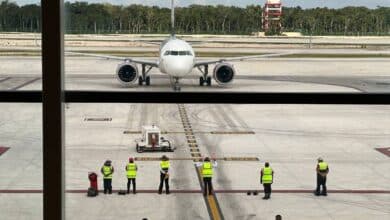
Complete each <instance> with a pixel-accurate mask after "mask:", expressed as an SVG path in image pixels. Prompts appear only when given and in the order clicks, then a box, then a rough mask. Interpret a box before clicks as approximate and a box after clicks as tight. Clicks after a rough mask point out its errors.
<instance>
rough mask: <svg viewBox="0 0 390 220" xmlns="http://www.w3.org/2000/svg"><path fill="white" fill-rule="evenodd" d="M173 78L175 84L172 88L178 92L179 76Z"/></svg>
mask: <svg viewBox="0 0 390 220" xmlns="http://www.w3.org/2000/svg"><path fill="white" fill-rule="evenodd" d="M174 79H175V85H174V86H173V90H174V91H175V92H180V90H181V88H180V85H179V78H177V77H174Z"/></svg>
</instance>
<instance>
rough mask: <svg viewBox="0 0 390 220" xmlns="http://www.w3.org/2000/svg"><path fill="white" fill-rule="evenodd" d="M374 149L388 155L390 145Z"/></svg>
mask: <svg viewBox="0 0 390 220" xmlns="http://www.w3.org/2000/svg"><path fill="white" fill-rule="evenodd" d="M375 150H377V151H379V152H381V153H382V154H384V155H386V156H388V157H390V147H384V148H375Z"/></svg>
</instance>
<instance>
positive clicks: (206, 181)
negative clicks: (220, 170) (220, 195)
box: [196, 157, 218, 196]
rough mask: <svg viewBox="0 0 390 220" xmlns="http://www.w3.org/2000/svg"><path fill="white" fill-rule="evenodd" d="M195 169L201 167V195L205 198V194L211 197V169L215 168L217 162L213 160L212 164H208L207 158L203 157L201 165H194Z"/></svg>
mask: <svg viewBox="0 0 390 220" xmlns="http://www.w3.org/2000/svg"><path fill="white" fill-rule="evenodd" d="M196 166H197V167H201V172H202V177H203V187H204V188H203V190H204V191H203V195H205V196H207V192H209V195H213V182H212V178H213V168H215V167H217V166H218V164H217V160H215V158H213V163H211V162H210V158H209V157H205V158H204V161H203V163H202V162H199V163H196Z"/></svg>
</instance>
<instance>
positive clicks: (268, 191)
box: [263, 183, 272, 198]
mask: <svg viewBox="0 0 390 220" xmlns="http://www.w3.org/2000/svg"><path fill="white" fill-rule="evenodd" d="M263 187H264V197H266V198H270V196H271V191H272V188H271V183H264V184H263Z"/></svg>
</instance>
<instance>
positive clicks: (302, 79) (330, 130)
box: [0, 57, 390, 220]
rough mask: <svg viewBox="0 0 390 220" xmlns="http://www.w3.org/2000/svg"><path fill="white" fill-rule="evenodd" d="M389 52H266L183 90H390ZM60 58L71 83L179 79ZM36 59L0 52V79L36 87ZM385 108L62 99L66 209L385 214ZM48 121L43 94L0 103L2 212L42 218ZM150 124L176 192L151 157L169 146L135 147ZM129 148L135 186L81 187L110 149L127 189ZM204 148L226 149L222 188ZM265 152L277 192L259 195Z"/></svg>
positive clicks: (104, 213) (185, 215)
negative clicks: (205, 179) (203, 172)
mask: <svg viewBox="0 0 390 220" xmlns="http://www.w3.org/2000/svg"><path fill="white" fill-rule="evenodd" d="M387 60H388V59H379V58H375V59H371V58H359V59H346V58H345V59H333V58H332V59H314V58H313V59H308V58H300V59H298V58H291V59H287V58H285V59H276V58H275V59H260V60H254V61H245V62H241V63H235V66H236V68H237V70H238V71H239V74H238V75H237V79H236V80H235V81H234V83H233V85H232V86H229V87H223V88H221V87H218V86H216V85H214V86H212V87H199V86H198V79H197V78H196V77H197V76H195V73H194V75H193V76H192V77H190V78H189V79H185V80H182V81H181V85H182V91H205V90H206V91H239V92H242V91H263V92H378V91H379V92H389V91H390V90H389V88H390V78H389V75H388V70H389V69H390V64H389V62H388V61H387ZM65 61H66V66H65V70H66V73H65V74H66V84H65V85H66V88H67V89H69V90H109V91H112V90H116V91H149V90H152V91H172V88H171V81H170V79H169V78H167V77H166V76H164V75H161V74H159V73H158V72H153V73H154V74H155V75H154V76H152V85H151V86H150V87H138V86H134V87H131V88H124V87H121V86H120V85H119V84H118V83H117V81H116V79H115V76H114V75H113V72H114V71H115V68H116V65H117V64H118V63H117V62H113V61H108V60H97V59H92V58H85V57H70V58H67V59H66V60H65ZM40 66H41V65H40V59H39V58H36V57H0V89H1V90H39V89H40V88H41V76H40V72H41V69H40V68H41V67H40ZM389 112H390V106H379V105H377V106H371V105H370V106H363V105H231V104H224V105H209V104H208V105H206V104H204V105H193V104H185V105H177V104H75V103H67V104H66V109H65V114H66V117H65V128H66V133H65V135H66V141H65V154H66V155H65V158H66V159H65V165H66V172H65V176H66V182H65V187H66V197H65V202H66V205H65V214H66V218H67V219H91V220H92V219H102V220H103V219H143V218H146V219H149V220H151V219H177V220H182V219H191V220H192V219H267V220H268V219H275V216H276V215H277V214H280V215H281V216H282V217H283V219H343V220H344V219H372V220H374V219H378V220H382V219H383V220H384V219H389V218H390V208H389V207H390V185H389V182H390V173H389V172H388V170H389V169H390V163H389V159H390V158H389V156H388V152H389V149H390V139H389V135H390V128H389V126H388V125H389V124H390V117H388V115H389ZM106 119H108V120H106ZM41 123H42V107H41V105H40V104H23V103H18V104H10V103H2V104H0V131H1V132H0V152H2V153H0V167H1V168H2V169H1V171H0V213H1V219H7V220H8V219H9V220H14V219H15V220H16V219H18V220H19V219H42V214H43V213H42V124H41ZM150 124H156V125H158V126H160V128H161V129H162V131H164V132H166V134H164V136H165V137H166V138H167V139H169V140H172V142H173V144H174V146H175V147H177V150H176V151H175V152H170V153H166V155H167V156H169V157H170V158H171V165H172V168H171V178H170V185H171V189H172V193H171V194H170V195H165V194H163V195H158V194H157V187H158V182H159V162H158V160H155V158H157V157H160V156H161V155H162V153H142V154H139V153H136V150H135V140H136V139H137V138H140V134H139V131H140V130H141V126H142V125H150ZM186 132H187V133H186ZM194 144H195V145H194ZM379 148H381V149H382V150H381V151H380V149H379ZM378 149H379V150H378ZM382 152H384V153H382ZM386 152H387V153H386ZM129 156H133V157H137V158H138V159H139V160H137V164H138V166H139V172H138V177H137V189H138V190H139V192H138V193H137V194H136V195H133V194H130V195H124V196H122V195H118V194H117V193H116V191H115V192H114V193H113V194H112V195H104V194H103V193H100V194H99V196H98V197H95V198H89V197H87V196H86V189H87V188H88V186H89V182H88V178H87V175H88V172H91V171H94V172H99V170H100V167H101V166H102V165H103V163H104V161H105V160H106V159H111V160H112V161H113V166H114V167H115V174H114V179H113V188H114V190H120V189H124V188H125V186H126V177H125V170H124V167H125V165H126V162H127V158H128V157H129ZM198 156H201V157H203V156H216V157H218V158H221V159H220V160H219V161H218V162H219V164H218V168H216V169H215V176H214V178H213V184H214V188H215V192H216V193H215V196H209V197H207V198H206V197H204V196H203V195H202V193H201V189H202V185H201V183H200V181H199V177H198V173H197V172H198V171H197V169H196V168H195V166H194V160H195V159H196V158H197V157H198ZM319 156H321V157H323V158H324V159H325V161H327V162H328V163H329V167H330V173H329V176H328V184H327V185H328V190H329V194H328V196H327V197H324V196H320V197H316V196H314V195H313V194H312V191H313V190H314V188H315V184H316V183H315V181H316V179H315V178H316V176H315V166H316V159H317V158H318V157H319ZM150 158H152V160H150ZM266 161H268V162H270V164H271V167H272V168H273V169H274V171H275V180H274V184H273V185H272V187H273V190H274V191H273V194H272V196H271V197H272V198H271V199H270V200H267V201H264V200H262V195H263V192H262V186H261V185H260V174H259V172H260V169H261V167H262V166H263V164H264V162H266ZM99 189H102V180H101V176H99ZM248 191H249V192H251V195H248ZM254 191H256V192H258V195H253V192H254Z"/></svg>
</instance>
